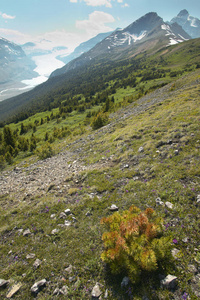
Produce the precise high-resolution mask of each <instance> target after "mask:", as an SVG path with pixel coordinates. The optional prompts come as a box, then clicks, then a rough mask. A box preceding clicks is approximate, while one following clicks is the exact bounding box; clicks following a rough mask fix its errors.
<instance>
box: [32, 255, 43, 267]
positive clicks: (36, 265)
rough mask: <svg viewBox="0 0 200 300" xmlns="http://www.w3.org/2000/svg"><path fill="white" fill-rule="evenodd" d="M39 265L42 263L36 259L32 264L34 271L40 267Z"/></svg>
mask: <svg viewBox="0 0 200 300" xmlns="http://www.w3.org/2000/svg"><path fill="white" fill-rule="evenodd" d="M41 263H42V262H41V260H40V259H38V258H37V259H36V261H35V262H34V264H33V267H34V268H35V269H37V268H38V267H39V266H40V265H41Z"/></svg>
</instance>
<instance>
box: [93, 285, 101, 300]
mask: <svg viewBox="0 0 200 300" xmlns="http://www.w3.org/2000/svg"><path fill="white" fill-rule="evenodd" d="M101 294H102V292H101V291H100V288H99V284H98V283H96V284H95V286H94V287H93V289H92V297H94V298H99V297H100V296H101Z"/></svg>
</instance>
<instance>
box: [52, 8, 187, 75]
mask: <svg viewBox="0 0 200 300" xmlns="http://www.w3.org/2000/svg"><path fill="white" fill-rule="evenodd" d="M190 38H191V37H190V36H189V35H188V34H187V33H186V32H185V31H184V30H183V29H182V27H181V26H180V25H178V24H177V23H175V24H172V25H170V24H167V23H165V22H164V21H163V19H162V18H161V17H159V16H158V15H157V13H155V12H151V13H148V14H146V15H144V16H143V17H141V18H140V19H138V20H136V21H135V22H133V23H132V24H130V25H129V26H128V27H126V28H124V29H123V30H117V31H114V32H113V33H111V34H110V35H109V36H108V37H106V38H105V39H104V40H102V41H101V42H100V43H98V44H97V45H96V46H94V47H93V48H92V49H91V50H89V51H88V52H86V53H84V54H82V55H81V56H80V57H78V58H76V59H75V60H73V61H71V62H69V63H68V64H67V65H66V66H64V67H63V68H61V69H58V70H56V71H54V72H53V73H52V74H51V77H54V76H58V75H61V74H64V73H66V72H68V71H69V70H71V69H75V68H77V67H79V66H82V65H84V64H86V63H88V62H91V61H92V60H93V59H94V58H97V57H100V56H101V57H102V58H103V57H106V58H107V59H115V57H117V58H119V56H121V57H123V55H125V53H126V55H129V54H127V51H129V52H131V53H130V55H133V53H134V51H135V52H136V51H137V52H141V51H145V50H147V49H149V48H153V47H155V48H157V49H159V48H162V47H165V46H168V45H172V44H176V43H180V42H183V41H185V40H188V39H190Z"/></svg>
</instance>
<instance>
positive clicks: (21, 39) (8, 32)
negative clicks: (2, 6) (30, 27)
mask: <svg viewBox="0 0 200 300" xmlns="http://www.w3.org/2000/svg"><path fill="white" fill-rule="evenodd" d="M0 36H2V37H4V38H5V39H7V40H9V41H12V42H14V43H16V44H24V43H26V42H29V41H30V40H31V36H29V35H27V34H24V33H22V32H20V31H17V30H13V29H6V28H0Z"/></svg>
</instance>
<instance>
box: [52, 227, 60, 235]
mask: <svg viewBox="0 0 200 300" xmlns="http://www.w3.org/2000/svg"><path fill="white" fill-rule="evenodd" d="M58 232H59V229H56V228H55V229H53V230H52V232H51V234H56V233H58Z"/></svg>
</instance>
